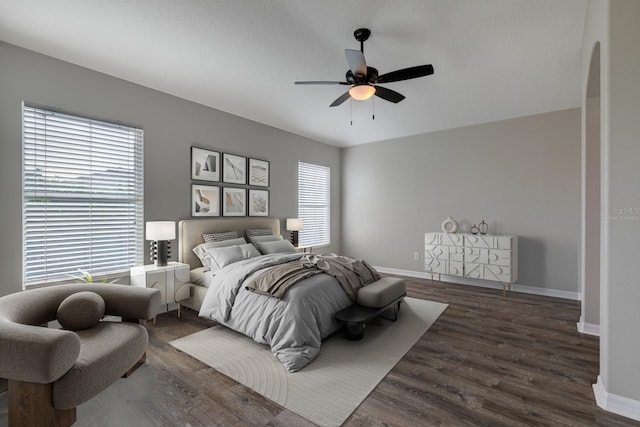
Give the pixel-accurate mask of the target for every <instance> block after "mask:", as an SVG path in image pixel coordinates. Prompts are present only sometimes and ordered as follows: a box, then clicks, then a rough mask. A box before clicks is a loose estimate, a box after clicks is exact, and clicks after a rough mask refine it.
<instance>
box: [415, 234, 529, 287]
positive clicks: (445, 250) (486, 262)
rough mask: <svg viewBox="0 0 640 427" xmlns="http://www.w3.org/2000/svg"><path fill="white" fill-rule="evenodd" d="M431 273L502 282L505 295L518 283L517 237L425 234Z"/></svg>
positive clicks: (426, 262)
mask: <svg viewBox="0 0 640 427" xmlns="http://www.w3.org/2000/svg"><path fill="white" fill-rule="evenodd" d="M424 268H425V270H426V271H427V272H428V273H431V277H432V278H433V275H434V274H438V275H441V274H445V275H448V276H459V277H466V278H469V279H481V280H490V281H494V282H500V283H502V285H503V291H504V293H506V291H507V290H510V289H511V284H512V283H514V282H515V281H516V280H518V236H494V235H489V234H468V233H460V234H451V233H425V235H424Z"/></svg>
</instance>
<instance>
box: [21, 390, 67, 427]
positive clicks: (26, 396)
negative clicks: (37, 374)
mask: <svg viewBox="0 0 640 427" xmlns="http://www.w3.org/2000/svg"><path fill="white" fill-rule="evenodd" d="M75 422H76V408H71V409H57V408H54V407H53V384H52V383H49V384H38V383H29V382H25V381H16V380H9V425H10V426H11V427H16V426H19V427H23V426H24V427H28V426H46V427H67V426H70V425H72V424H73V423H75Z"/></svg>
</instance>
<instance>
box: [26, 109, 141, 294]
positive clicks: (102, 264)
mask: <svg viewBox="0 0 640 427" xmlns="http://www.w3.org/2000/svg"><path fill="white" fill-rule="evenodd" d="M143 172H144V171H143V131H142V129H138V128H135V127H130V126H124V125H121V124H114V123H108V122H103V121H99V120H94V119H89V118H84V117H78V116H73V115H69V114H64V113H60V112H56V111H49V110H45V109H42V108H38V107H33V106H28V105H25V106H24V108H23V172H22V184H23V187H22V188H23V258H24V259H23V261H24V263H23V266H24V272H23V277H24V283H25V285H29V284H35V283H48V282H53V281H58V280H60V279H65V278H66V279H68V278H69V277H70V276H78V275H79V274H78V273H79V272H78V270H83V271H89V272H91V274H94V275H95V274H108V273H111V272H116V271H122V270H124V269H127V268H129V267H132V266H134V265H136V264H142V258H143V238H144V236H143V221H144V219H143V201H144V198H143V196H144V195H143V184H144V183H143V179H144V178H143Z"/></svg>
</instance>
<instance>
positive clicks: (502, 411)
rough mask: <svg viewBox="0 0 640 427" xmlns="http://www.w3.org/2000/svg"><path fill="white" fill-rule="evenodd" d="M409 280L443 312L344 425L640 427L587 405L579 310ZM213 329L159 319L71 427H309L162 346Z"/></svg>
mask: <svg viewBox="0 0 640 427" xmlns="http://www.w3.org/2000/svg"><path fill="white" fill-rule="evenodd" d="M406 281H407V286H408V295H409V296H412V297H416V298H422V299H428V300H432V301H439V302H444V303H447V304H449V307H448V308H447V310H446V311H445V312H444V313H443V314H442V316H440V318H439V319H438V320H437V321H436V323H435V324H434V325H433V326H432V327H431V328H430V329H429V330H428V331H427V332H426V333H425V335H424V336H423V337H422V338H421V339H420V340H419V341H418V342H417V343H416V344H415V345H414V347H413V348H412V349H411V350H410V351H409V352H408V353H407V354H406V355H405V356H404V357H403V358H402V360H401V361H400V362H399V363H398V364H397V365H396V366H395V367H394V368H393V370H392V371H391V372H390V373H389V374H388V375H387V376H386V377H385V379H384V380H383V381H382V382H381V383H380V384H379V385H378V386H377V387H376V388H375V390H374V391H373V392H372V393H371V394H370V395H369V396H368V397H367V399H365V401H364V402H363V403H362V404H361V405H360V406H359V407H358V409H357V410H356V411H355V412H354V413H353V414H352V415H351V417H350V418H349V419H348V420H347V421H346V422H345V424H344V425H345V426H349V427H359V426H416V425H421V426H440V425H445V426H545V425H547V426H559V425H563V426H564V425H567V426H640V423H638V422H634V421H632V420H629V419H627V418H624V417H620V416H617V415H614V414H611V413H608V412H606V411H603V410H601V409H600V408H599V407H598V406H597V405H596V403H595V401H594V396H593V391H592V388H591V385H592V384H593V383H594V382H595V381H596V377H597V374H598V357H599V356H598V353H599V351H598V338H596V337H591V336H588V335H581V334H579V333H578V332H577V331H576V322H577V321H578V319H579V316H580V304H579V302H577V301H570V300H563V299H558V298H549V297H542V296H535V295H526V294H519V293H515V292H511V293H510V294H508V295H507V296H506V297H503V296H502V293H501V291H499V290H493V289H485V288H478V287H473V286H466V285H456V284H450V283H440V282H435V283H434V284H431V281H429V280H421V279H411V278H406ZM401 313H402V312H401ZM212 325H213V323H212V322H209V321H206V320H204V319H200V318H198V317H197V315H196V314H195V313H194V312H192V311H186V312H184V314H183V317H182V318H181V319H178V318H176V313H175V312H171V313H168V314H163V315H160V316H158V319H157V324H156V326H153V325H152V324H149V325H148V329H149V336H150V344H149V351H148V353H147V363H146V364H145V365H143V366H142V367H141V368H140V369H139V370H138V371H136V372H135V373H134V374H133V375H132V376H131V377H129V378H127V379H122V380H119V381H118V383H116V384H115V385H114V386H112V387H110V388H109V389H107V390H105V391H104V392H103V393H101V394H100V395H98V396H97V397H96V398H94V399H92V400H90V401H89V402H87V403H85V404H83V405H81V406H80V407H79V408H78V422H77V423H76V424H75V425H76V426H112V425H118V426H157V425H162V426H312V425H313V424H311V423H309V422H308V421H306V420H305V419H303V418H301V417H299V416H298V415H296V414H294V413H292V412H290V411H288V410H286V409H284V408H282V407H281V406H279V405H277V404H276V403H274V402H272V401H270V400H268V399H266V398H264V397H262V396H260V395H259V394H257V393H255V392H253V391H252V390H250V389H248V388H246V387H244V386H242V385H241V384H238V383H236V382H235V381H233V380H231V379H230V378H228V377H226V376H224V375H222V374H220V373H218V372H217V371H215V370H214V369H212V368H209V367H208V366H206V365H204V364H203V363H201V362H199V361H197V360H195V359H193V358H191V357H190V356H188V355H186V354H184V353H182V352H180V351H178V350H176V349H175V348H173V347H172V346H171V345H169V344H168V343H169V342H170V341H172V340H174V339H176V338H179V337H183V336H186V335H189V334H191V333H194V332H197V331H199V330H202V329H205V328H208V327H210V326H212ZM365 339H366V336H365ZM1 397H2V395H1V394H0V425H6V406H4V408H5V409H4V411H5V412H4V413H3V407H2V405H3V400H2V398H1ZM4 404H5V405H6V399H5V400H4ZM3 415H4V417H3Z"/></svg>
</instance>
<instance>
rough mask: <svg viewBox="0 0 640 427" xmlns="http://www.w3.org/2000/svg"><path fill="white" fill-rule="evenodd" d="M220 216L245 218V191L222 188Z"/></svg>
mask: <svg viewBox="0 0 640 427" xmlns="http://www.w3.org/2000/svg"><path fill="white" fill-rule="evenodd" d="M222 215H223V216H247V189H246V188H231V187H224V188H223V189H222Z"/></svg>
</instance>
